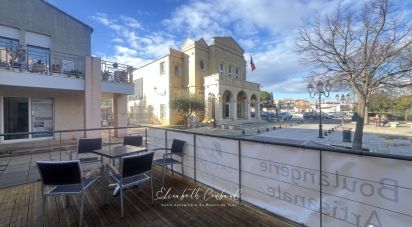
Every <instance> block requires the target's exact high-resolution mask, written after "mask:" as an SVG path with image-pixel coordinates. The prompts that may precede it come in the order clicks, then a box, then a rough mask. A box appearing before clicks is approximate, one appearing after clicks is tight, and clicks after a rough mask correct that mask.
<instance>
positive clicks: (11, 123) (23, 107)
mask: <svg viewBox="0 0 412 227" xmlns="http://www.w3.org/2000/svg"><path fill="white" fill-rule="evenodd" d="M3 103H4V111H3V114H4V115H3V116H4V133H16V132H29V98H27V97H4V99H3ZM25 138H29V135H28V134H26V135H9V136H5V137H4V140H13V139H25Z"/></svg>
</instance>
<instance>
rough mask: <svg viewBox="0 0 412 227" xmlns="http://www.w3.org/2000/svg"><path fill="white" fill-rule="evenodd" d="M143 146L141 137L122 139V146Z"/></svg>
mask: <svg viewBox="0 0 412 227" xmlns="http://www.w3.org/2000/svg"><path fill="white" fill-rule="evenodd" d="M142 144H143V137H142V136H125V137H124V138H123V145H131V146H136V147H140V146H142Z"/></svg>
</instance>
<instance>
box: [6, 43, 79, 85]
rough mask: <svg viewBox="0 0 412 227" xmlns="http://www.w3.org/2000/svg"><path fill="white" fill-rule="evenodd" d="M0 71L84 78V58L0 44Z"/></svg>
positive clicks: (22, 46)
mask: <svg viewBox="0 0 412 227" xmlns="http://www.w3.org/2000/svg"><path fill="white" fill-rule="evenodd" d="M0 69H3V70H11V71H17V72H31V73H39V74H46V75H62V76H66V77H75V78H84V57H83V56H78V55H72V54H67V53H61V52H56V51H50V50H48V49H41V48H32V47H30V46H24V45H10V44H7V43H2V42H0Z"/></svg>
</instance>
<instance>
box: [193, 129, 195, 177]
mask: <svg viewBox="0 0 412 227" xmlns="http://www.w3.org/2000/svg"><path fill="white" fill-rule="evenodd" d="M193 169H194V171H193V182H194V183H196V133H193Z"/></svg>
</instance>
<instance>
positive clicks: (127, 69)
mask: <svg viewBox="0 0 412 227" xmlns="http://www.w3.org/2000/svg"><path fill="white" fill-rule="evenodd" d="M101 70H102V72H101V75H102V81H104V82H113V83H126V84H131V83H133V70H134V68H133V67H132V66H130V65H125V64H120V63H117V62H110V61H106V60H102V67H101Z"/></svg>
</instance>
